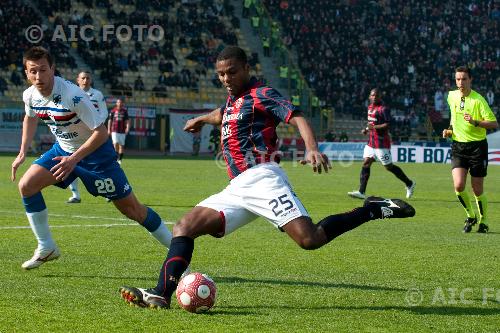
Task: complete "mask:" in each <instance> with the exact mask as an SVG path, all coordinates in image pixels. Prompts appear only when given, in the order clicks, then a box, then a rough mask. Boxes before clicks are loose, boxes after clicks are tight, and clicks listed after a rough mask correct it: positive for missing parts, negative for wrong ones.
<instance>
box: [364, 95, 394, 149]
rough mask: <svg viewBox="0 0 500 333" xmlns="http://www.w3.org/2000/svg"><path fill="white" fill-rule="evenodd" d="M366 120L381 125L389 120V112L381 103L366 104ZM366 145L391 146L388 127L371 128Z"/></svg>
mask: <svg viewBox="0 0 500 333" xmlns="http://www.w3.org/2000/svg"><path fill="white" fill-rule="evenodd" d="M368 122H369V123H372V124H373V125H382V124H385V123H390V122H391V112H390V111H389V109H388V108H387V107H386V106H385V105H383V104H378V105H375V104H370V105H369V106H368ZM368 146H370V147H372V148H391V137H390V135H389V128H386V129H378V130H376V129H372V130H370V133H369V137H368Z"/></svg>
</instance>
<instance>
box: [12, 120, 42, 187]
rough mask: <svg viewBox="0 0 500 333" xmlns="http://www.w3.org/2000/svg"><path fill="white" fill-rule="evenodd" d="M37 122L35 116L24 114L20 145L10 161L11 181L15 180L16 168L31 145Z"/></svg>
mask: <svg viewBox="0 0 500 333" xmlns="http://www.w3.org/2000/svg"><path fill="white" fill-rule="evenodd" d="M37 123H38V119H37V118H36V117H28V116H27V115H25V116H24V120H23V134H22V138H21V147H20V148H19V154H18V155H17V157H16V159H15V160H14V162H12V172H11V176H10V179H11V180H12V181H14V180H16V171H17V168H19V166H20V165H21V164H23V162H24V160H25V158H26V153H27V152H28V149H29V147H30V146H31V141H33V137H34V136H35V133H36V127H37Z"/></svg>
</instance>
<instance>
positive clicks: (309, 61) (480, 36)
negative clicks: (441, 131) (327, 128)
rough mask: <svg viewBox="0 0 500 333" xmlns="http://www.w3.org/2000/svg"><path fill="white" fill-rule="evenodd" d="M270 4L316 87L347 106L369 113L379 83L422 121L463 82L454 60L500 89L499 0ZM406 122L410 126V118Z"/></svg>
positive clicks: (394, 103)
mask: <svg viewBox="0 0 500 333" xmlns="http://www.w3.org/2000/svg"><path fill="white" fill-rule="evenodd" d="M264 4H265V6H266V8H267V10H268V12H269V13H270V14H271V16H272V17H273V19H274V20H277V21H279V22H280V24H281V26H282V38H284V39H285V40H287V41H288V43H287V44H288V45H289V46H290V47H291V48H292V49H291V50H292V51H293V52H295V53H296V55H297V58H298V64H299V66H300V68H301V71H302V74H303V76H304V78H305V79H306V80H307V82H308V84H309V85H310V87H311V88H313V89H314V91H315V93H316V94H317V96H318V97H319V98H320V99H321V100H323V101H324V102H325V103H326V104H327V105H329V106H332V107H334V109H335V110H336V112H338V113H340V114H346V115H353V117H354V118H360V119H361V117H365V112H366V108H365V107H366V101H367V96H368V94H369V90H370V89H372V88H373V87H375V86H378V87H380V88H381V89H382V90H383V91H384V93H385V98H384V99H385V102H386V103H388V104H389V105H390V106H391V107H392V108H393V109H396V110H400V111H401V112H402V114H403V117H404V118H406V119H417V120H418V121H420V122H422V120H423V118H425V117H426V115H427V114H428V113H429V112H436V111H435V110H434V108H439V110H437V111H438V112H443V114H445V113H446V110H444V108H445V105H446V92H447V91H448V90H450V89H456V88H455V82H454V79H453V73H454V68H455V67H457V66H459V65H463V64H467V65H468V66H469V67H470V68H471V69H472V73H473V76H474V89H475V90H477V91H479V92H480V93H481V94H483V96H486V94H487V92H489V94H490V96H491V100H492V101H493V100H495V96H496V99H497V100H498V98H499V96H500V95H499V94H500V65H499V60H500V2H499V1H498V0H496V1H495V0H484V1H478V0H471V1H458V2H457V1H451V0H443V1H435V0H378V1H361V0H349V1H348V0H346V1H330V0H317V1H309V0H293V1H291V0H290V1H288V0H264ZM436 102H437V103H436ZM497 112H498V111H497ZM435 118H436V119H437V118H439V117H438V115H436V117H435ZM401 128H411V126H409V120H407V121H406V123H405V124H404V125H403V126H402V127H401Z"/></svg>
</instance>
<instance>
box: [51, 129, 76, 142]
mask: <svg viewBox="0 0 500 333" xmlns="http://www.w3.org/2000/svg"><path fill="white" fill-rule="evenodd" d="M52 133H54V135H55V136H57V137H58V138H61V139H74V138H77V137H78V132H63V131H61V130H60V129H56V128H54V129H52Z"/></svg>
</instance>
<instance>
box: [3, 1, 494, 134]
mask: <svg viewBox="0 0 500 333" xmlns="http://www.w3.org/2000/svg"><path fill="white" fill-rule="evenodd" d="M3 3H4V4H5V6H2V9H1V13H0V20H1V21H2V24H1V25H0V33H1V34H0V45H1V46H2V47H1V49H0V102H5V101H16V102H19V101H20V98H21V95H22V91H23V90H24V89H25V88H26V85H25V82H24V79H23V78H24V73H23V71H22V64H21V54H22V52H23V51H24V50H25V49H26V48H28V47H29V46H31V45H32V44H30V43H28V41H27V40H26V36H25V33H23V32H24V31H25V30H26V29H27V28H28V26H30V25H39V26H41V27H43V29H44V37H43V39H42V41H40V44H41V45H43V46H45V47H48V48H50V49H51V50H52V51H53V53H54V54H55V55H56V57H57V59H56V61H57V66H58V70H59V72H60V73H61V75H62V76H64V77H65V78H68V79H71V80H73V79H74V78H75V77H76V75H77V72H78V70H80V69H81V66H82V64H83V65H85V66H88V68H90V69H91V71H92V72H93V74H94V77H95V78H96V81H98V82H97V84H98V88H99V89H101V90H102V91H103V92H104V94H105V95H106V96H109V97H111V98H113V97H126V99H127V104H128V105H132V104H134V103H136V104H140V105H155V106H160V107H162V108H168V107H176V108H179V107H193V106H194V105H197V106H199V107H201V106H203V105H210V104H211V105H214V104H215V105H217V104H219V103H220V102H221V101H223V100H224V99H225V97H226V92H225V91H224V89H221V86H220V83H219V82H218V79H217V77H216V74H215V71H214V68H213V62H214V58H215V56H216V55H217V53H218V51H219V50H221V49H222V48H223V47H224V46H225V45H228V44H235V43H237V44H238V45H240V46H242V47H243V48H244V49H245V50H246V51H247V53H248V54H249V55H252V57H251V64H252V65H253V68H252V74H254V75H256V76H258V77H259V78H261V79H263V80H265V79H264V77H265V76H266V75H267V73H264V72H263V71H262V68H261V63H260V61H261V59H259V57H265V58H270V59H272V61H273V63H274V64H275V66H276V69H278V70H281V69H284V70H285V76H284V78H283V80H282V85H281V86H278V88H279V89H280V90H281V91H286V92H287V93H288V95H289V96H290V98H291V99H292V101H293V99H294V98H295V97H297V99H298V100H299V102H298V105H299V106H300V107H301V109H303V110H306V111H307V113H306V114H307V115H308V116H309V117H310V119H311V122H312V124H313V126H314V127H315V128H316V129H317V130H319V131H318V132H319V133H320V139H321V138H322V137H323V136H324V135H325V134H326V133H328V132H331V131H333V132H334V134H335V137H336V138H337V139H338V138H339V137H340V135H341V134H342V133H345V134H346V135H347V136H348V137H349V139H350V140H354V141H359V140H365V137H364V136H362V135H361V134H360V129H361V128H362V127H364V123H365V112H366V103H367V95H368V91H369V89H370V88H372V87H373V86H375V85H377V86H379V87H381V88H382V89H383V90H384V91H385V94H386V98H385V101H386V102H387V103H388V104H389V105H390V107H391V109H392V110H393V115H394V120H393V124H392V126H391V129H392V135H393V138H394V140H395V141H406V140H428V139H430V138H432V130H433V128H439V126H442V125H443V124H446V123H447V119H446V117H447V112H448V111H447V106H446V92H447V91H448V90H449V89H453V88H454V82H453V78H452V74H451V73H452V72H453V70H452V69H453V68H454V67H455V66H456V65H459V64H463V63H466V64H468V65H469V66H470V67H471V68H472V69H473V73H474V79H475V87H476V89H477V90H478V91H479V92H480V93H482V94H483V95H484V96H490V97H489V98H488V100H489V101H491V104H492V108H493V110H494V112H496V114H497V115H499V107H498V106H497V105H498V103H496V104H495V103H494V101H498V99H499V98H500V66H499V59H500V46H499V45H500V33H499V27H498V25H499V21H500V2H499V1H470V2H467V3H465V2H459V3H456V2H453V1H450V0H445V1H441V2H439V3H436V2H435V1H431V0H424V1H416V0H410V1H400V0H397V1H396V0H393V1H389V0H380V1H357V0H345V1H327V0H318V1H306V0H294V1H287V0H263V1H256V0H253V1H242V0H209V1H198V0H171V1H159V0H150V1H138V0H119V1H109V0H80V1H70V0H48V1H42V0H32V1H29V2H26V3H23V4H21V5H19V4H18V2H16V1H12V0H6V1H4V2H3ZM244 3H246V4H248V3H250V7H248V8H247V7H244V6H243V4H244ZM235 8H238V9H239V10H238V11H235ZM240 9H242V12H240ZM242 14H244V15H242ZM457 15H459V16H460V17H461V18H462V19H461V21H460V25H459V26H458V28H455V27H454V26H453V24H455V23H452V22H455V21H454V20H453V18H454V17H457ZM241 20H248V22H249V23H250V26H251V31H250V32H248V31H242V30H241V29H240V21H241ZM242 22H243V21H242ZM245 22H246V21H245ZM85 25H91V26H92V27H93V29H92V30H91V31H87V32H86V33H85V35H86V36H87V37H89V36H90V37H92V38H76V39H74V40H61V39H60V38H59V39H55V40H51V37H53V36H54V33H55V31H56V30H55V29H58V27H64V31H63V33H64V36H66V38H67V39H68V37H69V36H72V30H71V29H75V28H74V27H76V31H78V32H80V29H81V28H82V27H83V26H85ZM120 25H127V26H130V27H134V26H137V25H142V26H144V27H146V28H145V29H144V30H143V33H142V34H141V36H138V31H139V30H137V29H133V30H132V31H131V32H132V38H127V36H126V33H128V32H127V30H122V34H117V33H116V31H115V30H111V31H110V33H109V34H107V35H106V36H107V40H103V38H102V37H103V35H104V33H103V29H107V28H106V27H109V26H113V28H112V29H117V27H119V26H120ZM155 25H158V26H161V27H162V28H163V31H164V35H163V36H161V37H162V38H156V40H155V37H159V36H158V30H154V29H153V30H151V29H152V27H154V26H155ZM11 27H16V29H12V28H11ZM71 27H73V28H71ZM477 27H480V28H477ZM148 31H153V32H155V33H153V34H152V35H151V36H149V35H148ZM410 31H415V32H416V33H414V34H412V33H410ZM59 32H60V31H59ZM248 33H252V34H259V35H260V37H261V39H262V41H263V42H264V43H266V45H268V46H266V50H265V52H264V53H262V52H260V53H259V52H257V51H256V50H257V49H258V48H260V46H259V47H257V46H256V45H252V47H251V48H250V47H249V44H248V42H247V40H246V38H245V35H247V36H248ZM77 37H79V36H77ZM148 37H152V38H148ZM274 86H276V85H274ZM443 118H444V120H443ZM435 132H439V130H436V131H435ZM278 134H279V135H280V137H282V138H283V139H286V140H285V141H286V142H288V141H287V140H294V139H296V138H297V133H296V131H295V130H294V129H293V128H291V127H290V126H287V125H280V127H279V128H278Z"/></svg>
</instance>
